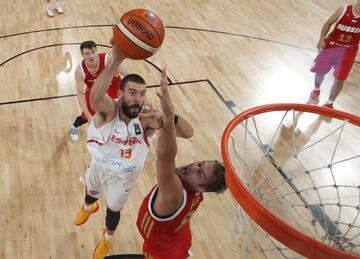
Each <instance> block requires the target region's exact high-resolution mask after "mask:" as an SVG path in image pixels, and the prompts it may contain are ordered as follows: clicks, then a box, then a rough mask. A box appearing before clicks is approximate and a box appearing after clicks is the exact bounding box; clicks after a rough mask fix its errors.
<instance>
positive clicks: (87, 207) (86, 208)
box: [83, 203, 92, 211]
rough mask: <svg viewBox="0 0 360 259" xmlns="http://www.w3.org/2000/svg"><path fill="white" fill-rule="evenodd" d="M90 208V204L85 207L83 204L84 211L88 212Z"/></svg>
mask: <svg viewBox="0 0 360 259" xmlns="http://www.w3.org/2000/svg"><path fill="white" fill-rule="evenodd" d="M91 206H92V204H90V205H86V203H84V206H83V207H84V210H86V211H88V210H90V208H91Z"/></svg>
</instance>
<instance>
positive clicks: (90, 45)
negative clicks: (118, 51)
mask: <svg viewBox="0 0 360 259" xmlns="http://www.w3.org/2000/svg"><path fill="white" fill-rule="evenodd" d="M92 48H95V49H96V48H97V46H96V43H95V41H92V40H87V41H84V42H83V43H81V45H80V51H81V54H82V53H83V50H84V49H92Z"/></svg>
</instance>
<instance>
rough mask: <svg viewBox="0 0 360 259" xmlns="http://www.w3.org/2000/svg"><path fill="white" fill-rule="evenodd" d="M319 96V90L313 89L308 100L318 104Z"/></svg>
mask: <svg viewBox="0 0 360 259" xmlns="http://www.w3.org/2000/svg"><path fill="white" fill-rule="evenodd" d="M319 96H320V90H317V89H314V90H312V91H311V94H310V98H309V101H310V103H311V104H315V105H316V104H318V103H319Z"/></svg>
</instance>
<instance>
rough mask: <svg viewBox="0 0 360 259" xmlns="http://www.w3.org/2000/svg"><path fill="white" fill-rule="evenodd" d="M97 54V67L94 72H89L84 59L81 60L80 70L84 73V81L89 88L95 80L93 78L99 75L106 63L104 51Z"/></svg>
mask: <svg viewBox="0 0 360 259" xmlns="http://www.w3.org/2000/svg"><path fill="white" fill-rule="evenodd" d="M98 56H99V67H98V69H97V70H96V71H95V72H94V73H91V72H90V70H89V69H88V67H87V66H86V64H85V59H83V61H82V62H81V70H82V72H83V75H84V83H85V84H86V86H87V88H91V87H92V86H93V84H94V82H95V79H96V78H97V77H98V76H99V74H100V72H101V71H103V70H104V68H105V66H106V63H107V56H108V55H107V54H106V53H100V54H98Z"/></svg>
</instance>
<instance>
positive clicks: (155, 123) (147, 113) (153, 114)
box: [139, 108, 163, 129]
mask: <svg viewBox="0 0 360 259" xmlns="http://www.w3.org/2000/svg"><path fill="white" fill-rule="evenodd" d="M139 117H140V118H141V119H143V120H144V121H146V125H147V127H149V128H152V129H160V128H161V127H162V125H163V115H162V113H161V112H159V111H157V110H154V109H150V108H149V109H143V110H142V111H141V113H139Z"/></svg>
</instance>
